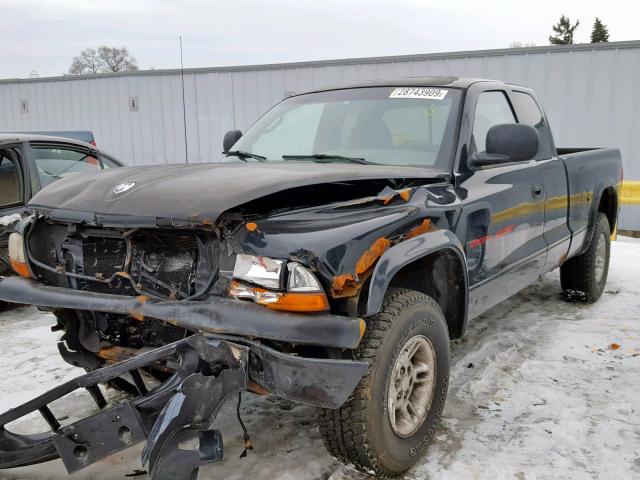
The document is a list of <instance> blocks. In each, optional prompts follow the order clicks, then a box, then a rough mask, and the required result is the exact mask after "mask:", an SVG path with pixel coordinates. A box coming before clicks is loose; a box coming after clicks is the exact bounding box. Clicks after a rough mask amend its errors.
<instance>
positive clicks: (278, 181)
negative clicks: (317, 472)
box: [0, 77, 622, 480]
mask: <svg viewBox="0 0 640 480" xmlns="http://www.w3.org/2000/svg"><path fill="white" fill-rule="evenodd" d="M224 143H225V145H224V151H225V157H224V161H223V162H222V163H218V164H201V165H176V166H168V167H140V168H122V169H111V170H108V171H104V172H100V173H97V174H91V175H89V174H87V175H80V176H75V177H73V178H68V179H65V180H63V181H60V182H56V183H55V184H53V185H51V186H50V187H49V188H47V189H46V190H45V191H42V192H40V193H39V194H37V195H36V196H35V197H34V198H33V199H32V200H31V202H30V204H29V205H30V208H31V209H32V211H33V215H32V216H31V217H29V218H27V219H25V220H23V221H22V222H21V223H20V224H19V225H18V227H17V232H16V233H14V234H13V235H12V237H11V242H10V243H11V245H10V250H11V252H10V255H11V262H12V264H14V267H15V269H16V270H17V271H18V273H20V275H21V276H14V277H9V278H7V279H4V280H2V281H1V282H0V299H2V300H5V301H9V302H18V303H26V304H33V305H38V306H40V307H42V308H46V309H50V310H51V311H52V312H54V313H55V315H56V317H57V319H58V324H57V325H56V327H55V328H57V329H59V330H61V331H62V332H63V336H62V340H63V342H61V343H60V344H59V345H60V351H61V353H62V355H63V357H64V358H65V359H66V360H67V361H69V362H71V363H73V364H75V365H79V366H82V367H84V368H86V369H87V370H88V371H89V372H90V373H88V374H86V375H83V376H81V377H78V378H76V379H75V380H73V381H71V382H68V383H65V384H63V385H60V386H59V387H57V388H56V389H54V390H51V391H50V392H47V393H45V394H43V395H41V396H40V397H37V398H35V399H33V400H31V401H30V402H28V403H26V404H24V405H22V406H20V407H17V408H15V409H13V410H10V411H8V412H6V413H4V414H3V415H0V468H10V467H16V466H20V465H26V464H29V463H35V462H39V461H45V460H49V459H53V458H58V457H60V458H61V459H62V461H63V462H64V463H65V465H66V467H67V469H68V470H69V471H70V472H74V471H76V470H79V469H81V468H83V467H85V466H86V465H88V464H91V463H93V462H95V461H98V460H100V459H101V458H104V457H105V456H107V455H109V454H112V453H114V452H116V451H118V450H120V449H122V448H125V447H127V446H129V445H132V444H134V443H137V442H142V441H146V445H145V447H144V450H143V454H142V463H143V464H144V465H148V467H147V468H148V470H149V475H150V477H151V478H152V479H156V480H157V479H192V478H195V475H197V471H198V468H199V466H201V465H202V464H203V463H206V462H214V461H219V460H220V459H221V458H222V451H223V449H222V447H223V444H222V438H221V435H220V432H219V431H218V430H216V429H215V428H214V427H213V421H214V419H215V416H216V414H217V412H218V408H219V406H220V404H221V402H222V401H224V400H225V399H226V398H228V397H229V396H230V395H232V394H237V395H238V418H239V419H240V416H239V413H240V403H239V402H240V398H239V395H240V392H243V391H250V392H253V393H257V394H268V393H271V394H273V395H277V396H279V397H282V398H285V399H289V400H292V401H296V402H302V403H305V404H309V405H314V406H317V407H318V421H319V426H320V432H321V434H322V436H323V438H324V442H325V444H326V447H327V448H328V450H329V451H330V452H331V453H332V454H333V455H334V456H335V457H336V458H338V459H339V460H341V461H343V462H345V463H349V464H352V465H355V466H356V467H357V468H359V469H361V470H363V471H366V472H369V473H373V474H376V475H378V476H380V477H383V478H388V477H393V476H398V475H400V474H402V472H404V471H406V470H407V469H408V468H409V467H410V466H411V465H413V464H414V463H415V462H416V461H417V460H418V458H419V457H420V454H421V453H422V452H423V451H424V450H425V449H426V447H427V446H428V444H429V442H430V440H431V437H432V435H433V431H434V425H435V423H436V421H437V419H438V417H439V416H440V414H441V412H442V409H443V406H444V403H445V398H446V395H447V386H448V383H449V341H450V340H452V339H457V338H460V337H461V336H463V335H464V333H465V330H466V326H467V323H468V321H469V320H470V319H472V318H473V317H475V316H477V315H480V314H481V313H483V312H486V311H487V310H488V309H489V308H491V307H492V306H493V305H496V304H497V303H499V302H501V301H502V300H504V299H506V298H507V297H509V296H511V295H513V294H514V293H516V292H518V291H519V290H521V289H523V288H525V287H526V286H528V285H529V284H531V283H532V282H535V281H536V279H538V278H539V277H540V276H541V275H543V274H544V273H545V272H549V271H551V270H553V269H555V268H558V267H560V272H561V285H562V288H563V290H564V291H565V293H566V296H567V297H568V299H571V300H574V301H586V302H594V301H596V300H597V299H598V298H599V297H600V295H601V294H602V291H603V288H604V285H605V282H606V279H607V271H608V266H609V245H610V243H609V242H610V235H611V234H612V232H613V231H614V228H615V225H616V219H617V215H618V207H619V188H620V183H621V181H622V168H621V161H620V152H619V151H618V150H616V149H564V150H563V149H558V148H556V146H555V144H554V141H553V137H552V135H551V131H550V129H549V125H548V122H547V119H546V117H545V115H544V113H543V111H542V108H541V107H540V104H539V102H538V100H537V99H536V96H535V94H534V93H533V92H532V91H531V90H530V89H528V88H525V87H520V86H516V85H509V84H505V83H501V82H496V81H489V80H476V79H464V78H456V77H433V78H414V79H398V80H392V81H387V82H372V83H366V84H361V85H351V86H348V87H343V88H332V89H325V90H318V91H313V92H309V93H305V94H300V95H295V96H293V97H290V98H287V99H286V100H284V101H282V102H281V103H280V104H278V105H277V106H275V107H274V108H273V109H271V110H270V111H269V112H267V113H266V114H265V115H264V116H263V117H261V118H260V119H259V120H258V121H257V122H256V123H255V124H254V125H253V126H252V127H251V128H250V129H249V130H248V131H247V132H246V133H245V134H244V135H241V133H240V132H238V131H231V132H228V134H227V135H226V136H225V142H224ZM151 377H155V379H152V378H151ZM106 382H110V383H111V384H112V385H116V386H118V387H119V388H122V389H125V390H128V391H130V392H131V395H132V396H131V398H130V399H129V400H126V401H122V402H121V403H119V404H117V405H115V406H106V402H105V399H104V396H103V394H102V390H101V387H100V384H101V383H106ZM78 388H86V389H88V390H89V391H90V392H91V394H92V396H93V398H94V400H95V401H96V403H97V405H98V406H99V407H100V408H101V409H102V411H101V412H100V413H98V414H97V415H93V416H89V417H87V418H84V419H81V420H78V421H76V422H73V423H72V424H70V425H60V422H59V421H58V420H57V419H56V416H55V414H54V413H53V412H52V411H51V409H50V408H49V404H50V403H51V402H53V401H54V400H57V399H59V398H60V397H62V396H64V395H66V394H69V393H70V392H72V391H74V390H75V389H78ZM36 410H38V411H39V412H40V413H41V414H42V416H43V417H44V419H45V420H46V421H47V422H48V423H49V426H50V431H47V432H43V433H41V434H38V435H35V436H26V435H20V434H17V433H13V432H11V431H9V430H7V429H6V428H5V425H6V424H7V423H9V422H12V421H14V420H16V419H18V418H20V417H22V416H24V415H27V414H29V413H31V412H34V411H36ZM240 422H241V424H242V421H241V420H240ZM242 425H243V424H242ZM243 426H244V425H243ZM245 443H246V447H247V448H250V447H251V444H250V439H249V436H248V434H247V432H246V429H245Z"/></svg>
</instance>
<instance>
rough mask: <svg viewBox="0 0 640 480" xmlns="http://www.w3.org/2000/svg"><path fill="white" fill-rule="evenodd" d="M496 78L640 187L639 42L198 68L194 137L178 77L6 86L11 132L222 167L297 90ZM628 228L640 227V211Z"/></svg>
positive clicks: (563, 141)
mask: <svg viewBox="0 0 640 480" xmlns="http://www.w3.org/2000/svg"><path fill="white" fill-rule="evenodd" d="M422 75H458V76H472V77H486V78H493V79H498V80H504V81H507V82H511V83H518V84H521V85H526V86H529V87H532V88H533V89H535V90H536V92H537V93H538V96H539V97H540V99H541V100H542V102H543V105H544V106H545V108H546V111H547V115H548V117H549V120H550V123H551V126H552V128H553V131H554V134H555V138H556V143H557V144H558V145H559V146H563V147H577V146H584V147H598V146H616V147H619V148H620V149H621V150H622V155H623V159H624V167H625V168H624V171H625V178H630V179H636V180H640V41H629V42H612V43H603V44H580V45H573V46H545V47H531V48H512V49H500V50H482V51H468V52H449V53H435V54H425V55H410V56H396V57H377V58H358V59H344V60H328V61H317V62H302V63H288V64H273V65H251V66H240V67H222V68H198V69H187V70H185V74H184V84H185V89H184V95H185V110H186V127H187V128H186V132H187V133H186V137H187V149H185V129H184V121H183V103H182V98H183V97H182V88H181V75H180V71H179V70H150V71H141V72H134V73H123V74H108V75H91V76H83V77H70V76H69V77H51V78H37V79H16V80H0V131H12V130H14V131H15V130H92V131H93V132H94V134H95V137H96V141H97V143H98V145H99V146H101V147H103V148H105V149H106V150H107V151H109V152H111V153H112V154H113V155H115V156H116V157H117V158H119V159H121V160H123V161H125V162H126V163H128V164H129V165H143V164H151V163H177V162H184V161H185V160H186V151H187V150H188V160H189V162H191V163H193V162H211V161H218V160H219V159H220V151H221V149H222V137H223V135H224V133H225V132H226V131H227V130H229V129H233V128H237V129H240V130H244V129H246V127H247V126H249V125H250V124H251V123H252V122H253V121H254V120H255V119H256V118H257V117H258V116H259V115H260V114H262V113H263V112H264V111H266V110H267V109H268V108H269V107H270V106H272V105H273V104H275V103H277V102H278V101H280V100H282V99H283V98H284V97H286V96H287V95H288V94H290V93H291V92H299V91H304V90H308V89H312V88H316V87H322V86H326V85H333V84H340V83H348V82H353V81H359V80H370V79H376V78H391V77H404V76H422ZM621 224H622V226H623V227H624V228H629V229H640V207H627V208H625V210H624V212H623V217H622V220H621Z"/></svg>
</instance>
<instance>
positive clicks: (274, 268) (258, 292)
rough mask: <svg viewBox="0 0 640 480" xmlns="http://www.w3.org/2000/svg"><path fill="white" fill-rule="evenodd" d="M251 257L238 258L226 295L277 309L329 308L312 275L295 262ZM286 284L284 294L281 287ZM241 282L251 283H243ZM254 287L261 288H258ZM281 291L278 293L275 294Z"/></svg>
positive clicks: (240, 256) (314, 310)
mask: <svg viewBox="0 0 640 480" xmlns="http://www.w3.org/2000/svg"><path fill="white" fill-rule="evenodd" d="M284 265H285V262H284V261H283V260H274V259H272V258H267V257H256V256H252V255H238V256H237V258H236V265H235V267H234V269H233V277H234V280H233V281H232V282H231V286H230V289H229V295H231V296H233V297H236V298H244V299H248V300H253V301H254V302H256V303H258V304H260V305H264V306H266V307H269V308H273V309H276V310H288V311H293V312H320V311H325V310H328V309H329V301H328V300H327V296H326V295H325V293H324V290H323V289H322V287H321V286H320V282H318V279H317V278H316V277H315V275H314V274H313V273H312V272H311V271H309V270H308V269H307V268H305V267H304V266H302V265H300V264H299V263H297V262H289V263H287V264H286V265H287V268H286V276H287V278H286V279H285V278H284V275H285V269H284ZM285 281H286V286H287V288H286V291H285V292H283V291H281V290H283V288H282V286H283V285H284V284H285ZM244 282H250V283H251V284H254V285H250V284H249V283H244ZM255 285H260V286H261V287H266V288H260V287H257V286H255ZM277 290H280V291H277Z"/></svg>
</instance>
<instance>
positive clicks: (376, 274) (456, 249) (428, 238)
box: [366, 230, 469, 319]
mask: <svg viewBox="0 0 640 480" xmlns="http://www.w3.org/2000/svg"><path fill="white" fill-rule="evenodd" d="M440 250H451V251H452V252H453V253H455V254H456V256H457V257H458V259H459V260H460V262H461V265H462V266H463V268H462V271H463V272H464V295H465V308H464V311H465V315H464V317H465V319H466V312H467V305H468V285H469V282H468V275H467V267H466V257H465V254H464V249H463V247H462V244H461V243H460V240H459V239H458V237H457V236H456V235H454V234H453V233H452V232H450V231H448V230H435V231H431V232H428V233H425V234H422V235H418V236H417V237H414V238H412V239H410V240H407V241H404V242H401V243H399V244H397V245H395V246H394V247H392V248H390V249H389V250H387V251H386V252H385V253H384V255H382V257H380V260H379V261H378V263H377V265H376V267H375V269H374V271H373V275H372V276H371V282H370V285H369V297H368V300H367V310H366V315H374V314H376V313H378V312H379V311H380V308H381V306H382V300H383V299H384V295H385V293H386V292H387V288H388V287H389V284H390V283H391V280H393V277H394V276H395V275H396V274H397V273H398V272H399V271H400V270H401V269H402V267H404V266H406V265H408V264H410V263H411V262H414V261H415V260H419V259H421V258H424V257H426V256H427V255H429V254H431V253H434V252H437V251H440Z"/></svg>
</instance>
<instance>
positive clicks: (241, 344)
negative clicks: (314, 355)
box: [0, 334, 367, 480]
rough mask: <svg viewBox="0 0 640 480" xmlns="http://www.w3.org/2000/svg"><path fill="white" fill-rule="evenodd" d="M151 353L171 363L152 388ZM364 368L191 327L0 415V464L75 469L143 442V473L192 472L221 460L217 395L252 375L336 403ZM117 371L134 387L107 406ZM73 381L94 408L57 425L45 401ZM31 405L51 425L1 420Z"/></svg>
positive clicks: (157, 479)
mask: <svg viewBox="0 0 640 480" xmlns="http://www.w3.org/2000/svg"><path fill="white" fill-rule="evenodd" d="M158 361H169V362H171V363H172V364H173V365H174V370H173V373H172V375H171V376H169V377H168V378H167V379H166V380H165V381H164V382H162V383H160V384H159V385H156V386H154V387H150V386H148V385H147V383H145V381H144V380H143V377H142V375H141V374H140V372H141V371H143V370H145V369H146V368H148V367H149V366H151V365H153V364H156V363H157V362H158ZM366 369H367V364H366V363H362V362H348V361H344V360H329V359H324V360H321V359H305V358H300V357H294V356H286V355H283V354H281V353H279V352H277V351H275V350H272V349H270V348H268V347H266V346H264V345H261V344H259V343H255V342H250V341H247V340H244V339H240V338H232V337H221V336H216V335H205V334H197V335H192V336H190V337H188V338H185V339H182V340H179V341H177V342H173V343H170V344H168V345H165V346H162V347H159V348H156V349H154V350H151V351H147V352H144V353H141V354H139V355H137V356H136V357H134V358H131V359H128V360H125V361H123V362H119V363H115V364H113V365H109V366H106V367H103V368H101V369H99V370H96V371H95V372H91V373H88V374H85V375H82V376H80V377H77V378H75V379H73V380H71V381H69V382H66V383H64V384H62V385H60V386H58V387H56V388H54V389H52V390H50V391H48V392H46V393H44V394H43V395H40V396H39V397H37V398H34V399H33V400H31V401H29V402H27V403H25V404H23V405H21V406H19V407H17V408H14V409H12V410H9V411H8V412H6V413H4V414H2V415H0V468H13V467H19V466H25V465H30V464H34V463H39V462H44V461H48V460H53V459H55V458H60V459H62V462H63V463H64V465H65V467H66V468H67V470H68V471H69V473H73V472H76V471H78V470H80V469H82V468H85V467H87V466H88V465H91V464H93V463H95V462H97V461H99V460H101V459H102V458H105V457H106V456H108V455H111V454H113V453H115V452H118V451H120V450H123V449H125V448H129V447H131V446H133V445H135V444H137V443H140V442H143V441H146V444H145V447H144V450H143V452H142V463H143V465H146V466H147V468H148V471H149V476H150V478H152V479H154V480H170V479H171V480H182V479H183V480H192V479H194V478H196V476H197V471H198V469H199V467H200V466H201V465H203V464H205V463H210V462H219V461H221V460H222V455H223V442H222V436H221V434H220V432H219V431H218V430H215V429H213V428H212V423H213V421H214V419H215V417H216V414H217V413H218V410H219V408H220V406H221V405H222V403H223V402H224V400H225V399H227V398H229V396H231V395H234V394H240V392H242V391H243V390H246V389H247V388H249V383H250V382H251V381H252V380H251V379H259V380H260V381H261V383H262V384H263V385H265V386H266V387H267V388H268V389H270V390H271V391H273V392H274V393H276V394H279V395H282V396H285V397H286V396H287V395H290V397H291V399H292V400H298V399H299V398H306V399H309V398H314V399H316V401H317V404H318V405H319V406H324V407H329V408H336V407H337V406H339V405H341V404H342V403H343V402H344V401H345V400H346V398H347V396H348V395H349V394H350V393H351V391H352V390H353V389H354V388H355V386H356V385H357V383H358V382H359V380H360V378H361V377H362V375H363V374H364V372H365V371H366ZM122 376H130V377H131V378H133V379H134V381H135V385H136V389H137V395H136V396H135V398H133V399H130V400H126V401H123V402H120V403H118V404H116V405H114V406H107V402H106V400H105V398H104V396H103V394H102V391H101V389H100V384H101V383H107V382H109V381H110V380H113V379H116V378H121V377H122ZM78 389H86V390H88V391H89V393H91V396H92V398H93V399H94V401H95V402H96V405H97V406H98V407H99V408H100V409H101V411H100V413H98V414H96V415H93V416H90V417H87V418H84V419H81V420H78V421H76V422H73V423H71V424H68V425H61V424H60V423H59V421H58V419H57V418H56V416H55V414H54V413H53V412H52V411H51V409H50V407H49V405H50V404H51V403H52V402H54V401H55V400H58V399H60V398H62V397H64V396H66V395H68V394H70V393H72V392H74V391H76V390H78ZM297 397H299V398H297ZM36 411H38V412H39V413H40V414H41V415H42V417H43V418H44V420H45V421H46V422H47V424H48V425H49V428H50V431H47V432H41V433H38V434H31V435H22V434H17V433H13V432H11V431H10V430H9V429H8V428H7V424H9V423H10V422H14V421H16V420H18V419H20V418H22V417H25V416H26V415H29V414H31V413H33V412H36ZM245 442H249V440H248V436H247V435H246V434H245ZM246 446H248V447H250V443H247V444H246Z"/></svg>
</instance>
